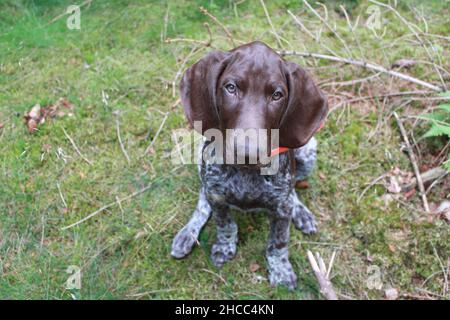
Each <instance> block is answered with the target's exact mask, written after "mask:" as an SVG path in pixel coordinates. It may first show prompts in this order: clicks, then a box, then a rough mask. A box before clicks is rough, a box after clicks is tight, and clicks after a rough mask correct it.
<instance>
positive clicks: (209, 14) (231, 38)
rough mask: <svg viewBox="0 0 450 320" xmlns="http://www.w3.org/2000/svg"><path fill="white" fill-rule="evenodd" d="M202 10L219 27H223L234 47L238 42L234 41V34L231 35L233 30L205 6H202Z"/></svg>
mask: <svg viewBox="0 0 450 320" xmlns="http://www.w3.org/2000/svg"><path fill="white" fill-rule="evenodd" d="M200 11H201V13H203V14H204V15H206V16H208V17H210V18H211V19H212V20H213V21H214V22H215V23H217V24H218V25H219V27H221V28H222V30H223V31H224V32H225V34H226V35H227V37H228V39H230V42H231V44H232V45H233V47H235V46H236V44H235V43H234V39H233V36H232V35H231V32H230V31H229V30H228V29H227V27H225V26H224V25H223V24H222V23H221V22H220V21H219V20H218V19H217V18H216V17H215V16H213V15H212V14H211V13H209V12H208V10H206V9H205V8H203V7H200Z"/></svg>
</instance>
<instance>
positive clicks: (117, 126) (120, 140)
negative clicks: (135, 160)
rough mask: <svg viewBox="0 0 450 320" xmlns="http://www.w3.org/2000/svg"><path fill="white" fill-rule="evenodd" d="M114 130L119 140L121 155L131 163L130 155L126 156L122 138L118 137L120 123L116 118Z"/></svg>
mask: <svg viewBox="0 0 450 320" xmlns="http://www.w3.org/2000/svg"><path fill="white" fill-rule="evenodd" d="M116 129H117V130H116V131H117V139H118V140H119V144H120V149H121V150H122V153H123V155H124V156H125V158H126V159H127V162H128V164H130V163H131V160H130V157H129V156H128V153H127V150H126V149H125V146H124V145H123V142H122V138H121V137H120V124H119V120H118V119H116Z"/></svg>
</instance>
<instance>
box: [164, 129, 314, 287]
mask: <svg viewBox="0 0 450 320" xmlns="http://www.w3.org/2000/svg"><path fill="white" fill-rule="evenodd" d="M205 144H207V143H205ZM316 149H317V142H316V140H315V139H314V138H312V139H311V140H310V141H309V142H308V143H307V144H306V145H305V146H303V147H302V148H298V149H295V150H294V154H295V160H296V172H295V177H293V174H292V172H291V166H290V164H289V156H288V153H283V154H280V155H279V170H278V173H277V174H275V175H261V174H260V171H259V170H258V169H255V168H250V167H242V166H232V165H218V164H210V163H202V164H201V165H199V175H200V179H201V181H202V187H201V190H200V196H199V201H198V205H197V209H196V210H195V211H194V213H193V215H192V217H191V219H190V221H189V222H188V223H187V224H186V226H184V227H183V228H182V229H181V230H180V231H179V232H178V234H177V235H176V237H175V239H174V241H173V244H172V256H174V257H175V258H183V257H185V256H186V255H187V254H188V253H189V252H190V251H191V250H192V247H193V246H194V244H195V243H196V242H197V237H198V235H199V232H200V230H201V228H202V227H203V226H204V225H205V224H206V222H207V221H208V219H209V217H210V216H211V215H213V216H214V219H215V221H216V224H217V239H216V242H215V244H214V245H213V247H212V250H211V259H212V262H213V263H214V264H215V265H216V266H217V267H221V266H222V265H223V264H224V263H225V262H227V261H228V260H231V259H232V258H233V257H234V256H235V254H236V244H237V239H238V238H237V232H238V230H237V229H238V228H237V224H236V223H235V222H234V220H233V218H232V216H231V214H230V209H238V210H242V211H249V210H258V209H265V210H267V211H268V214H269V219H270V235H269V241H268V244H267V251H266V256H267V265H268V270H269V281H270V283H271V285H273V286H275V285H280V284H281V285H286V286H287V287H288V288H290V289H293V288H295V287H296V283H297V277H296V275H295V273H294V270H293V269H292V266H291V263H290V262H289V257H288V256H289V253H288V242H289V225H290V222H291V221H292V222H293V223H294V226H295V227H296V228H297V229H299V230H301V231H303V232H304V233H307V234H311V233H314V232H316V222H315V219H314V216H313V215H312V213H311V212H310V211H309V210H308V209H307V208H306V207H305V206H304V205H303V204H302V203H301V202H300V200H299V199H298V197H297V194H296V192H295V190H294V189H293V188H292V185H293V184H292V179H295V180H302V179H305V178H306V177H307V176H308V175H309V174H310V172H311V170H312V169H313V167H314V163H315V161H316ZM201 150H203V148H201ZM200 163H201V162H200Z"/></svg>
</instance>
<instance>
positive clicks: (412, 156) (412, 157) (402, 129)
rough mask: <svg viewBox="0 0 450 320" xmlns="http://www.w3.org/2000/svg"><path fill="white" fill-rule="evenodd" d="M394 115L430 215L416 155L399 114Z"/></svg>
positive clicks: (426, 209)
mask: <svg viewBox="0 0 450 320" xmlns="http://www.w3.org/2000/svg"><path fill="white" fill-rule="evenodd" d="M393 114H394V117H395V120H397V124H398V127H399V129H400V133H401V134H402V136H403V140H404V141H405V144H406V151H407V152H408V155H409V159H410V161H411V164H412V166H413V169H414V174H415V175H416V179H417V185H418V186H419V191H420V195H421V197H422V202H423V208H424V209H425V212H427V213H429V212H430V207H429V205H428V199H427V195H426V193H425V187H424V186H423V181H422V176H421V175H420V171H419V166H418V164H417V159H416V155H415V154H414V151H413V149H412V147H411V143H410V142H409V139H408V135H407V134H406V130H405V127H404V126H403V123H402V121H401V120H400V118H399V116H398V114H397V113H396V112H395V111H394V112H393Z"/></svg>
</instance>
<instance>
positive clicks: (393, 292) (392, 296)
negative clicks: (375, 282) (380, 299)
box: [384, 288, 398, 300]
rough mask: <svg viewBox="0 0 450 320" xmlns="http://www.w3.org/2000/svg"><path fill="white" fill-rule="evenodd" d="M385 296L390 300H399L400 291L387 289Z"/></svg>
mask: <svg viewBox="0 0 450 320" xmlns="http://www.w3.org/2000/svg"><path fill="white" fill-rule="evenodd" d="M384 294H385V296H386V299H388V300H397V298H398V290H397V289H395V288H390V289H386V290H385V291H384Z"/></svg>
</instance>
